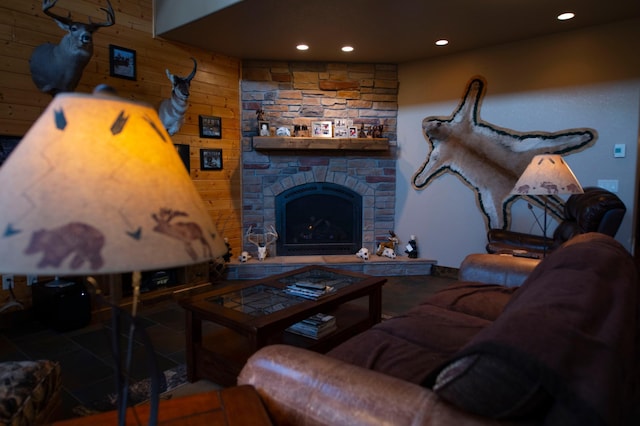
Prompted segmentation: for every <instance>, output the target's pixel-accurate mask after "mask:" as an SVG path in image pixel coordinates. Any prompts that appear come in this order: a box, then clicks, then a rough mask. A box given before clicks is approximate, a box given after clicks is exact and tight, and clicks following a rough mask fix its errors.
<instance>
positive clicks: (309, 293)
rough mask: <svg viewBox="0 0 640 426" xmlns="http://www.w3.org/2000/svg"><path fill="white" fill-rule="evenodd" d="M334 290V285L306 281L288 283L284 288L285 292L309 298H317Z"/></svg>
mask: <svg viewBox="0 0 640 426" xmlns="http://www.w3.org/2000/svg"><path fill="white" fill-rule="evenodd" d="M335 290H336V289H335V288H334V287H331V286H328V285H324V284H320V283H313V282H306V281H300V282H297V283H295V284H290V285H288V286H287V287H286V288H285V289H284V291H285V293H287V294H291V295H293V296H299V297H304V298H305V299H311V300H318V299H320V298H321V297H323V296H327V295H329V294H331V293H333V292H334V291H335Z"/></svg>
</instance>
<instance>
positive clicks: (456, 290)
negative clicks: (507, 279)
mask: <svg viewBox="0 0 640 426" xmlns="http://www.w3.org/2000/svg"><path fill="white" fill-rule="evenodd" d="M487 256H492V255H487ZM517 289H518V287H505V286H502V285H494V284H481V283H475V282H457V283H455V284H451V285H449V286H447V287H445V288H443V289H442V290H440V291H438V292H436V293H435V294H434V295H432V296H429V297H428V298H427V299H426V300H425V301H424V302H422V303H421V304H422V305H425V304H426V305H435V306H440V307H442V308H445V309H449V310H452V311H456V312H461V313H465V314H468V315H473V316H476V317H480V318H484V319H486V320H489V321H494V320H495V319H496V318H498V316H499V315H500V314H501V313H502V310H503V309H504V307H505V305H506V304H507V303H508V302H509V300H510V299H511V296H513V294H514V293H515V292H516V290H517Z"/></svg>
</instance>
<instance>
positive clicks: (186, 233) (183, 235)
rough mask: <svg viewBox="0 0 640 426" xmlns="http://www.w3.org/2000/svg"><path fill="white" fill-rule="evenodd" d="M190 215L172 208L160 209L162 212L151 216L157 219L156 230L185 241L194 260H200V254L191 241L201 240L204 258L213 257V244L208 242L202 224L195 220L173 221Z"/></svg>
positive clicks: (186, 247)
mask: <svg viewBox="0 0 640 426" xmlns="http://www.w3.org/2000/svg"><path fill="white" fill-rule="evenodd" d="M181 216H182V217H185V216H188V214H187V213H185V212H180V211H175V210H171V209H160V214H155V213H154V214H152V215H151V217H152V218H153V220H155V221H156V223H157V225H156V226H155V227H154V228H153V230H154V231H156V232H159V233H161V234H165V235H167V236H169V237H171V238H175V239H177V240H180V241H182V242H183V243H184V248H185V250H186V251H187V253H188V254H189V256H191V258H192V259H193V260H198V254H197V253H196V251H195V250H194V249H193V246H192V245H191V243H192V242H193V241H199V242H200V244H201V245H202V249H203V259H204V260H206V259H209V258H211V257H212V251H211V246H210V245H209V243H208V242H207V240H206V238H205V237H204V234H203V232H202V229H201V228H200V225H198V224H197V223H195V222H178V223H171V221H172V220H173V219H174V218H176V217H181Z"/></svg>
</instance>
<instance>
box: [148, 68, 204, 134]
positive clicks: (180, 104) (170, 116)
mask: <svg viewBox="0 0 640 426" xmlns="http://www.w3.org/2000/svg"><path fill="white" fill-rule="evenodd" d="M191 60H192V61H193V70H192V71H191V74H189V75H188V76H186V77H180V76H177V75H173V74H171V73H170V72H169V70H168V69H167V70H166V73H167V77H168V78H169V80H170V81H171V85H172V86H173V88H172V90H171V98H169V99H164V100H163V101H162V102H161V103H160V109H159V110H158V115H159V116H160V121H161V122H162V124H163V125H164V128H165V129H167V133H169V134H170V135H172V136H173V135H174V134H176V133H177V132H178V130H180V127H182V123H184V113H185V112H187V107H188V106H189V105H188V104H187V100H188V99H189V88H190V87H191V80H192V79H193V77H194V76H195V75H196V69H197V68H198V63H197V62H196V60H195V59H194V58H191Z"/></svg>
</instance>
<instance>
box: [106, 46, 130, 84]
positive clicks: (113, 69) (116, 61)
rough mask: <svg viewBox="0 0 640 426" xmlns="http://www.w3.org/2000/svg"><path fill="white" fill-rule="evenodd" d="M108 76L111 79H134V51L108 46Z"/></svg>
mask: <svg viewBox="0 0 640 426" xmlns="http://www.w3.org/2000/svg"><path fill="white" fill-rule="evenodd" d="M109 75H111V76H112V77H118V78H126V79H127V80H135V79H136V51H135V50H131V49H127V48H124V47H120V46H116V45H113V44H110V45H109Z"/></svg>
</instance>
